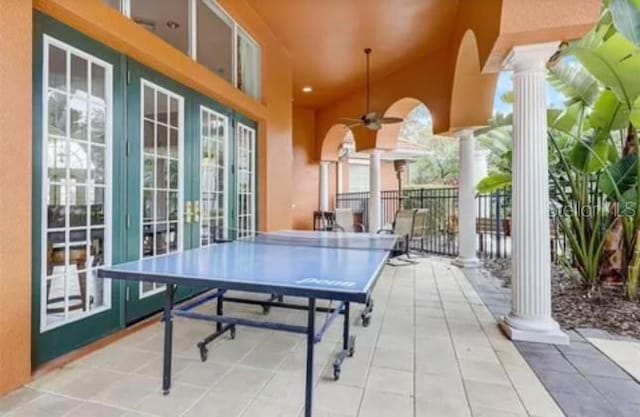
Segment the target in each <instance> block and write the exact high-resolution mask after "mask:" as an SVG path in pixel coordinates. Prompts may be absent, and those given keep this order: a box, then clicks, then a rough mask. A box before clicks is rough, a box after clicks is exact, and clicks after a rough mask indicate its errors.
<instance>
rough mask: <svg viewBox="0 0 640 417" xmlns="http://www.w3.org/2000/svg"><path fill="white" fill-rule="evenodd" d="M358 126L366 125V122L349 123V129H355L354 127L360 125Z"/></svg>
mask: <svg viewBox="0 0 640 417" xmlns="http://www.w3.org/2000/svg"><path fill="white" fill-rule="evenodd" d="M358 126H364V123H362V122H357V123H351V124H350V125H347V127H348V128H349V129H353V128H354V127H358Z"/></svg>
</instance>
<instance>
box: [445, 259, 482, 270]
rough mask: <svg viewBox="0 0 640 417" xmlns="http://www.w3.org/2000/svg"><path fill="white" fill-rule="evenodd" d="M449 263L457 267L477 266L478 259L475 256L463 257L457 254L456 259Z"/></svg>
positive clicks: (478, 265) (469, 267) (478, 263)
mask: <svg viewBox="0 0 640 417" xmlns="http://www.w3.org/2000/svg"><path fill="white" fill-rule="evenodd" d="M451 263H452V264H453V265H455V266H457V267H459V268H468V269H471V268H479V267H480V261H479V260H478V258H476V257H475V256H474V257H473V258H463V257H462V256H458V257H457V258H456V259H454V260H453V261H451Z"/></svg>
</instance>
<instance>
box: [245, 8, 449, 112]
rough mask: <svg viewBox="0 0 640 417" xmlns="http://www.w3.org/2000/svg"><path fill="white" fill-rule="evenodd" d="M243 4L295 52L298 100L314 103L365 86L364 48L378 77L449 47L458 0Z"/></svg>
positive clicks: (298, 102)
mask: <svg viewBox="0 0 640 417" xmlns="http://www.w3.org/2000/svg"><path fill="white" fill-rule="evenodd" d="M248 1H249V3H250V4H251V5H252V6H253V7H254V8H255V10H256V11H257V12H258V13H259V14H260V15H261V16H262V18H263V19H264V20H265V21H266V22H267V24H268V25H269V26H270V27H271V29H272V30H273V31H274V33H275V34H276V36H277V37H278V38H279V39H280V40H281V41H282V42H283V43H284V45H285V47H286V48H287V49H288V50H289V51H290V53H291V55H292V59H293V62H294V74H293V76H294V85H293V88H294V100H295V104H296V105H299V106H304V107H314V108H319V107H323V106H326V105H327V104H330V103H331V102H333V101H334V100H336V99H339V98H341V97H342V96H344V95H346V94H348V93H349V92H351V91H353V90H356V89H358V88H360V87H362V86H363V85H364V75H365V66H364V62H365V61H364V53H363V52H362V50H363V49H364V48H365V47H371V48H373V54H372V58H371V65H372V74H373V78H374V81H375V77H380V76H384V75H386V74H389V73H391V72H393V71H395V70H396V69H399V68H402V67H403V66H405V65H407V64H409V63H411V62H412V61H414V60H416V59H418V58H419V57H421V56H424V55H425V54H426V53H427V52H429V51H430V50H435V49H438V48H442V47H446V46H448V44H449V42H450V39H451V34H452V31H453V23H454V20H455V16H456V11H457V8H458V1H459V0H248ZM434 64H435V63H434ZM306 85H309V86H311V87H313V92H312V93H310V94H306V93H303V92H302V87H303V86H306ZM373 94H375V82H374V85H373Z"/></svg>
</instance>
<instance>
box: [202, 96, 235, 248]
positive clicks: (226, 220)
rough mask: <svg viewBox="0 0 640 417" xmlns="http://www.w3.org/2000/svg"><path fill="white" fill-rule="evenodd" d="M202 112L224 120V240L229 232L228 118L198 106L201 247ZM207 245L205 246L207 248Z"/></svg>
mask: <svg viewBox="0 0 640 417" xmlns="http://www.w3.org/2000/svg"><path fill="white" fill-rule="evenodd" d="M204 112H207V113H209V114H210V115H212V114H213V115H215V116H216V117H219V118H221V119H222V120H224V137H223V138H222V140H223V144H224V179H223V181H224V188H223V190H224V193H223V199H224V215H223V217H222V220H223V224H224V236H223V237H224V238H227V237H228V230H229V214H230V213H229V186H228V185H229V118H228V117H227V116H225V115H223V114H222V113H218V112H217V111H215V110H213V109H211V108H209V107H206V106H202V105H201V106H200V154H199V155H198V158H199V159H200V227H199V229H198V243H199V245H200V246H202V219H203V218H204V216H203V215H202V213H203V211H202V208H203V207H204V206H203V204H202V201H203V198H202V196H203V185H202V183H203V181H202V151H203V150H204V138H203V137H202V115H203V113H204ZM209 245H211V243H209ZM209 245H207V246H209Z"/></svg>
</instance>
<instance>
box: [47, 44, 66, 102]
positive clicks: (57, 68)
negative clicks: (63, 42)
mask: <svg viewBox="0 0 640 417" xmlns="http://www.w3.org/2000/svg"><path fill="white" fill-rule="evenodd" d="M48 52H49V66H48V71H47V76H48V79H49V88H54V89H57V90H60V91H67V51H65V50H64V49H62V48H58V47H57V46H54V45H51V46H49V50H48Z"/></svg>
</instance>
